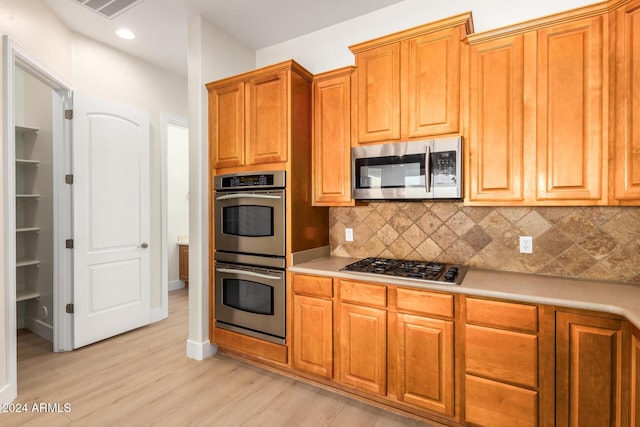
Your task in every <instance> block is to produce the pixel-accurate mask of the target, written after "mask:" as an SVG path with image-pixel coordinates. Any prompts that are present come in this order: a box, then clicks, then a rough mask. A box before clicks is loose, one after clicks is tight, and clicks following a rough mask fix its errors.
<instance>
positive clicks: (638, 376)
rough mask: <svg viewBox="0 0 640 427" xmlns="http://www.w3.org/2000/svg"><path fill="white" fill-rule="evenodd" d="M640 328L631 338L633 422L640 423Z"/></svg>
mask: <svg viewBox="0 0 640 427" xmlns="http://www.w3.org/2000/svg"><path fill="white" fill-rule="evenodd" d="M639 399H640V330H638V329H636V328H634V331H633V337H632V340H631V424H630V425H632V426H637V425H638V423H640V400H639Z"/></svg>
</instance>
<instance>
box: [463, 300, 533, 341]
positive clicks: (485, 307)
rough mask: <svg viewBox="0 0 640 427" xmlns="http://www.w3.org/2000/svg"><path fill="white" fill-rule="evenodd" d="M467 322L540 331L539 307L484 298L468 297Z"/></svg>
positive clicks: (526, 330)
mask: <svg viewBox="0 0 640 427" xmlns="http://www.w3.org/2000/svg"><path fill="white" fill-rule="evenodd" d="M466 304H467V309H466V322H467V323H473V324H476V325H483V326H491V327H495V328H503V329H513V330H519V331H525V332H533V333H535V332H538V307H537V306H535V305H529V304H518V303H511V302H504V301H491V300H484V299H475V298H467V299H466Z"/></svg>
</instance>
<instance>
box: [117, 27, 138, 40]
mask: <svg viewBox="0 0 640 427" xmlns="http://www.w3.org/2000/svg"><path fill="white" fill-rule="evenodd" d="M116 34H117V35H118V37H121V38H123V39H125V40H133V39H135V38H136V35H135V34H134V33H133V31H131V30H128V29H126V28H118V29H117V30H116Z"/></svg>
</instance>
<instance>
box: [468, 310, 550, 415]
mask: <svg viewBox="0 0 640 427" xmlns="http://www.w3.org/2000/svg"><path fill="white" fill-rule="evenodd" d="M464 329H465V331H464V384H465V400H464V407H465V420H466V421H467V422H468V423H472V424H473V425H481V426H505V427H508V426H512V425H522V426H536V425H538V418H539V401H538V400H539V397H538V396H539V388H538V387H539V380H538V372H539V368H538V352H539V346H538V307H537V306H536V305H530V304H519V303H512V302H506V301H494V300H485V299H478V298H465V323H464Z"/></svg>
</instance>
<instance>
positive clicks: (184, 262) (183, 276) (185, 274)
mask: <svg viewBox="0 0 640 427" xmlns="http://www.w3.org/2000/svg"><path fill="white" fill-rule="evenodd" d="M178 274H179V275H180V277H179V279H180V280H184V282H185V284H186V285H187V286H189V246H187V245H180V249H179V252H178Z"/></svg>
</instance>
